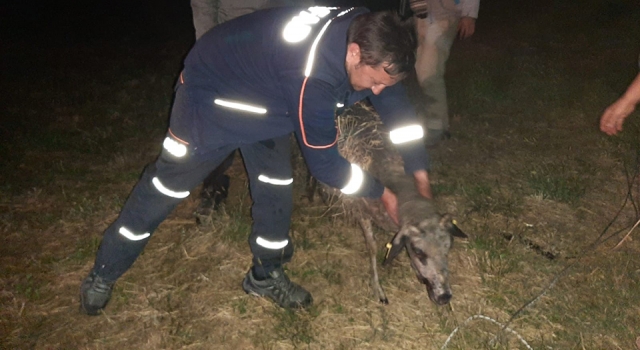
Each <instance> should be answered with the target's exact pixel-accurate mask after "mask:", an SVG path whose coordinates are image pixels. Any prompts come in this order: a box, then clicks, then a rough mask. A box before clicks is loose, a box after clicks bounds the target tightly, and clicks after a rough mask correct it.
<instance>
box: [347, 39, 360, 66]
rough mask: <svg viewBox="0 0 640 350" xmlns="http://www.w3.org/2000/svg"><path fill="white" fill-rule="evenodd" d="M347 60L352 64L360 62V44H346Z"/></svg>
mask: <svg viewBox="0 0 640 350" xmlns="http://www.w3.org/2000/svg"><path fill="white" fill-rule="evenodd" d="M347 62H348V63H349V64H352V65H356V64H358V63H360V45H358V44H356V43H350V44H349V45H347Z"/></svg>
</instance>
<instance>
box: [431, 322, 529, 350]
mask: <svg viewBox="0 0 640 350" xmlns="http://www.w3.org/2000/svg"><path fill="white" fill-rule="evenodd" d="M476 319H481V320H485V321H489V322H492V323H494V324H497V325H498V326H500V327H501V328H502V329H503V330H505V331H507V332H510V333H511V334H513V335H515V336H516V337H517V338H518V340H520V342H521V343H522V344H524V346H526V347H527V349H529V350H533V348H532V347H531V346H530V345H529V343H527V341H526V340H524V338H522V336H521V335H520V334H518V332H516V331H514V330H513V329H511V328H509V327H507V326H506V325H503V324H502V323H500V322H498V321H496V320H494V319H493V318H491V317H488V316H485V315H473V316H471V317H469V318H467V319H466V320H465V321H464V322H462V324H461V325H459V326H458V327H456V328H455V329H454V330H453V332H451V334H449V337H448V338H447V341H445V342H444V344H443V345H442V347H441V348H440V350H444V349H446V348H447V346H448V345H449V342H450V341H451V339H453V336H454V335H455V334H456V333H457V332H458V330H459V329H460V328H461V327H463V326H466V325H467V323H469V322H471V321H473V320H476Z"/></svg>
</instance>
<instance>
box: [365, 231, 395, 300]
mask: <svg viewBox="0 0 640 350" xmlns="http://www.w3.org/2000/svg"><path fill="white" fill-rule="evenodd" d="M360 227H361V228H362V234H363V235H364V241H365V243H366V244H367V250H368V251H369V262H370V263H371V288H373V294H375V296H376V298H378V300H380V302H381V303H384V304H389V300H388V299H387V296H386V295H385V294H384V290H382V287H381V286H380V280H379V279H378V262H377V258H376V253H377V247H376V240H375V238H374V237H373V227H372V226H371V220H369V219H360Z"/></svg>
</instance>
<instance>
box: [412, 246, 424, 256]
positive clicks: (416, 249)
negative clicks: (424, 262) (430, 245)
mask: <svg viewBox="0 0 640 350" xmlns="http://www.w3.org/2000/svg"><path fill="white" fill-rule="evenodd" d="M413 252H414V253H415V254H416V255H418V256H419V257H425V256H427V254H425V253H424V252H423V251H422V250H421V249H419V248H413Z"/></svg>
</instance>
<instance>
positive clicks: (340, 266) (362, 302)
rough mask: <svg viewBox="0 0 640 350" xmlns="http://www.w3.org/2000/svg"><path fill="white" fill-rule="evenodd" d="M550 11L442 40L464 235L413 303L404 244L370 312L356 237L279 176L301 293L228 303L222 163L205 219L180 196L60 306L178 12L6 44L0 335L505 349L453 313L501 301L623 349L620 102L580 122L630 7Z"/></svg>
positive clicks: (146, 344) (241, 214)
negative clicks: (145, 26)
mask: <svg viewBox="0 0 640 350" xmlns="http://www.w3.org/2000/svg"><path fill="white" fill-rule="evenodd" d="M554 4H555V5H553V6H551V5H550V4H547V5H549V7H545V8H544V11H543V10H542V7H536V8H527V6H528V5H527V4H520V3H519V2H506V1H505V2H502V1H499V2H493V3H492V2H487V3H483V9H482V12H481V16H482V18H481V20H480V21H479V22H478V32H477V34H476V35H475V37H474V39H473V40H472V41H469V42H461V43H458V44H456V46H455V48H454V51H453V53H452V57H451V60H450V63H449V73H448V83H449V91H450V98H451V104H452V112H453V113H454V117H453V118H452V123H451V131H452V133H453V138H452V139H450V140H448V141H446V142H444V143H443V144H442V145H440V146H439V147H438V148H436V149H434V150H432V151H431V154H432V157H433V163H434V171H433V172H432V174H431V177H432V181H433V185H434V189H435V190H436V194H437V201H438V204H439V207H440V208H443V209H446V210H447V211H448V212H450V213H452V214H453V215H454V217H455V218H456V219H457V221H458V224H459V226H460V227H461V228H462V229H463V230H464V231H465V232H466V233H467V234H468V235H469V236H470V239H469V240H468V241H467V242H461V243H460V242H458V243H456V244H455V245H454V248H453V249H452V251H451V256H450V270H451V274H452V289H453V293H454V299H453V300H452V302H451V304H450V305H449V306H446V307H437V306H435V305H433V304H432V303H431V302H430V301H429V300H428V297H427V293H426V291H425V290H424V286H423V285H421V284H419V283H418V281H417V280H416V279H415V276H414V275H413V273H412V272H411V269H410V267H409V266H408V260H407V259H406V257H404V256H401V257H400V258H399V259H398V260H397V261H396V262H394V264H393V265H392V266H391V267H389V268H385V269H383V270H382V271H381V276H380V277H381V279H382V284H383V286H384V288H385V291H386V292H387V296H388V297H389V300H390V304H389V305H387V306H385V305H380V304H379V303H377V302H376V301H375V300H374V298H373V294H372V291H371V289H370V288H369V286H368V280H369V271H368V269H369V267H368V263H367V258H366V257H367V253H366V249H365V247H364V243H363V239H362V237H361V233H360V230H359V229H358V228H357V227H355V226H353V225H351V224H349V223H348V222H345V221H344V220H343V219H342V217H341V216H340V213H339V212H336V211H327V209H326V208H325V207H324V206H323V205H322V204H320V203H309V202H308V201H307V199H306V196H305V188H304V187H305V186H304V181H302V176H300V172H296V182H295V184H296V199H295V203H296V208H295V212H294V220H293V223H292V230H293V234H292V235H293V238H294V241H295V244H296V255H295V257H294V260H293V261H292V263H290V264H289V265H288V266H287V268H288V273H289V275H290V276H291V277H292V278H293V279H294V280H296V281H298V282H300V283H301V284H303V285H304V286H305V287H307V288H308V289H309V290H310V291H311V292H312V293H313V295H314V298H315V301H316V303H315V306H314V307H313V308H312V309H311V310H309V311H304V312H295V313H294V312H289V311H285V310H281V309H279V308H277V307H275V306H274V305H273V304H271V303H270V302H268V301H265V300H263V299H259V298H255V297H251V296H248V295H246V294H245V293H244V292H243V291H242V288H241V286H240V282H241V280H242V278H243V275H244V273H245V272H246V270H247V268H248V267H249V264H250V252H249V248H248V245H247V243H246V240H247V237H248V232H249V231H248V230H249V228H250V223H251V221H250V218H249V207H250V198H249V196H248V192H247V190H246V183H245V182H246V181H245V177H244V172H243V169H242V165H241V162H239V161H237V162H236V163H235V165H234V167H233V169H232V176H233V180H232V189H231V191H230V192H231V194H232V197H231V198H230V199H229V202H228V203H227V206H226V208H225V212H224V213H222V214H221V215H219V216H218V217H216V218H215V219H214V220H213V222H212V223H211V225H209V226H205V227H199V226H197V225H196V224H195V220H194V218H193V214H192V212H193V209H194V208H195V206H196V198H193V196H192V198H188V199H187V200H185V201H184V202H183V203H182V204H181V205H180V206H179V207H178V209H177V210H176V211H175V212H174V213H172V214H171V216H170V217H169V218H168V219H167V220H166V221H165V222H164V223H163V224H162V225H161V226H160V228H159V229H158V230H157V231H156V233H155V235H154V237H153V239H152V240H151V241H150V243H149V245H148V246H147V248H146V250H145V252H144V254H143V255H142V256H141V257H140V258H139V259H138V260H137V261H136V263H135V265H134V266H133V268H132V269H131V270H130V271H128V272H127V273H126V274H125V275H124V276H123V277H122V279H121V280H120V281H118V283H117V285H116V289H115V292H114V297H113V299H112V301H111V303H110V305H109V307H108V308H107V309H106V311H105V313H104V314H103V315H101V316H99V317H93V318H91V317H87V316H83V315H81V314H80V313H79V312H78V289H79V284H80V281H81V280H82V278H83V277H84V276H85V275H86V273H87V272H88V270H89V268H90V267H91V265H92V263H93V259H94V256H95V250H96V249H97V245H98V243H99V240H100V236H101V232H102V231H103V230H104V229H105V228H106V227H107V225H108V224H109V223H110V222H112V221H113V220H114V219H115V217H116V216H117V213H118V210H119V209H120V207H121V205H122V203H123V202H124V199H125V198H126V196H127V194H128V191H129V190H130V189H131V187H132V186H133V184H134V183H135V181H136V179H137V176H138V174H139V172H140V171H141V169H142V167H143V166H144V164H145V163H148V162H150V161H152V160H153V158H154V157H155V154H156V153H157V151H158V149H159V144H160V141H161V139H162V135H163V132H164V126H165V123H166V113H167V110H168V106H169V100H170V96H169V95H168V94H169V92H170V91H171V85H172V83H173V79H174V77H175V76H176V73H177V72H176V71H177V67H178V66H179V62H180V60H181V56H182V54H183V53H184V52H185V50H187V46H188V45H187V43H188V40H190V38H191V36H192V33H190V32H188V30H186V29H189V28H190V27H189V26H190V24H189V23H187V21H185V23H182V24H181V25H183V28H186V29H185V32H184V33H177V34H175V33H174V34H172V35H173V36H169V35H168V34H166V33H165V34H166V36H161V37H160V38H159V39H158V41H157V42H148V41H147V39H148V37H144V38H135V37H134V38H130V39H129V40H130V41H122V42H120V41H118V42H106V43H104V45H105V46H104V48H98V47H92V46H90V45H85V46H81V45H80V44H78V45H80V46H78V47H80V48H77V46H73V45H72V46H71V48H69V47H68V46H64V45H63V46H60V47H57V46H54V45H53V44H49V45H50V46H45V48H46V50H44V49H43V48H42V46H37V45H34V46H33V47H32V48H31V49H29V50H32V51H28V52H25V53H23V54H22V56H21V51H17V50H10V52H11V55H12V56H11V57H13V58H14V59H15V60H16V62H20V61H21V60H22V61H25V62H28V63H34V64H32V65H29V67H36V68H34V69H37V71H36V72H35V73H33V74H36V73H37V76H36V75H29V74H18V72H20V70H17V69H6V72H7V74H9V75H10V78H11V79H8V80H5V81H3V82H1V83H0V84H2V86H3V88H4V89H3V91H6V94H5V95H4V96H3V99H4V101H3V105H4V106H6V107H7V108H6V110H5V112H3V117H4V118H6V119H7V121H6V122H4V121H3V124H2V126H1V127H0V132H1V134H2V136H3V138H4V139H5V140H7V141H6V142H4V144H3V145H2V146H1V147H0V155H1V156H2V159H3V162H2V164H1V165H0V180H1V181H0V182H2V187H0V188H1V191H0V234H1V235H2V236H3V241H2V245H0V266H1V267H2V268H1V269H0V348H1V349H234V348H236V349H296V348H307V349H440V348H442V347H443V345H444V344H445V342H446V340H447V338H448V337H449V335H450V334H452V332H453V331H454V330H457V332H456V333H455V335H454V336H453V338H452V339H451V341H450V342H449V343H448V345H447V349H526V348H527V347H526V346H525V344H524V343H523V342H522V341H520V340H519V339H518V338H517V337H516V335H515V334H514V333H511V332H508V331H502V332H501V326H499V325H496V324H494V323H493V322H491V321H489V320H487V319H485V318H473V319H471V320H469V318H470V317H473V316H475V315H483V316H485V317H488V318H491V319H493V320H495V321H497V322H499V323H501V324H503V325H504V324H505V323H506V322H508V321H509V320H510V319H511V318H512V317H513V316H514V315H515V317H514V318H513V320H511V321H510V322H509V324H508V327H509V328H510V329H512V330H513V331H514V332H516V333H517V334H518V335H519V336H521V337H522V339H523V340H524V341H526V342H527V343H528V344H529V346H531V347H532V348H533V349H632V348H634V346H637V345H636V344H637V342H638V340H637V338H638V336H640V333H638V329H640V307H639V306H638V305H640V296H639V295H638V293H637V291H638V290H639V289H640V260H639V259H638V254H639V253H640V239H639V238H638V237H639V236H638V233H637V229H636V230H635V231H632V232H631V233H630V234H629V235H628V239H627V240H625V241H624V242H623V243H622V244H621V246H620V247H619V248H617V249H615V250H614V249H613V248H614V247H615V246H616V245H617V244H618V243H619V242H620V241H621V240H622V238H623V236H625V235H626V234H627V233H628V232H629V229H630V228H631V226H632V225H633V224H634V223H635V222H636V220H637V218H638V216H639V215H638V210H637V207H638V203H637V202H636V201H637V200H638V198H640V197H639V196H638V192H639V191H638V183H637V180H634V179H632V180H631V181H628V180H627V178H628V176H627V173H630V174H631V173H633V172H634V170H635V169H637V159H636V155H637V154H638V149H639V147H638V141H637V131H638V123H637V118H638V116H639V115H638V113H635V114H634V115H633V116H632V117H631V120H630V123H628V124H626V125H625V131H624V133H623V135H622V136H621V137H616V138H610V137H606V136H604V135H602V134H601V133H600V132H598V131H597V128H596V120H597V118H598V116H599V113H600V112H601V111H602V109H603V108H604V107H605V106H606V105H607V104H609V103H610V102H611V101H613V100H614V99H615V98H616V97H617V96H618V95H619V94H620V93H621V91H622V90H623V89H624V87H625V85H626V84H627V83H628V82H629V81H630V80H631V78H632V76H633V75H634V74H635V73H636V72H637V67H635V58H636V57H637V52H638V49H637V42H638V40H636V39H637V38H638V37H640V32H639V31H638V29H637V23H638V22H639V21H640V13H639V12H638V9H637V8H636V7H634V6H631V5H629V7H625V6H627V5H626V3H608V2H604V1H596V0H590V1H587V2H586V3H585V5H584V6H581V7H580V8H578V9H576V8H575V6H573V5H572V6H571V8H568V7H567V8H565V7H564V5H562V3H554ZM505 14H509V15H508V16H506V15H505ZM525 14H526V15H525ZM188 15H189V14H188V11H185V13H184V16H188ZM566 18H570V19H566ZM187 19H188V18H187ZM561 19H562V20H563V21H564V22H562V21H560V20H561ZM566 21H569V22H566ZM594 24H595V25H597V30H596V29H594V27H593V26H594ZM505 28H508V30H507V29H505ZM560 28H562V30H561V29H560ZM567 28H569V29H567ZM168 38H170V40H169V39H168ZM178 39H179V40H180V41H182V42H184V43H183V44H179V43H178V44H177V43H176V41H174V40H178ZM81 44H82V43H81ZM16 45H17V44H14V46H16ZM12 47H13V46H12ZM16 47H17V46H16ZM74 48H75V49H74ZM594 52H595V53H597V54H595V53H594ZM150 62H153V64H152V63H150ZM97 66H99V67H105V68H104V70H98V71H97V69H96V68H95V67H97ZM15 67H21V66H20V64H18V63H15ZM83 72H84V73H83ZM42 76H45V77H48V78H49V79H40V77H42ZM6 81H11V84H12V85H11V86H7V83H6ZM54 82H55V83H54ZM9 130H11V132H9ZM141 135H143V136H141ZM629 184H632V185H633V186H634V187H633V188H632V190H631V191H629V193H630V194H631V195H632V199H633V200H632V201H626V202H625V195H626V194H627V192H628V188H629ZM618 213H619V214H618ZM382 235H384V233H380V237H379V239H378V241H379V242H380V248H381V251H382V245H383V244H384V241H385V240H386V239H387V237H383V236H382ZM381 254H382V253H381ZM556 277H559V278H558V279H557V280H555V278H556ZM549 286H552V288H548V287H549ZM532 300H534V302H533V303H531V304H529V302H530V301H532ZM525 305H528V306H527V307H526V308H524V309H523V310H521V308H522V307H523V306H525ZM467 320H469V321H467Z"/></svg>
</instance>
